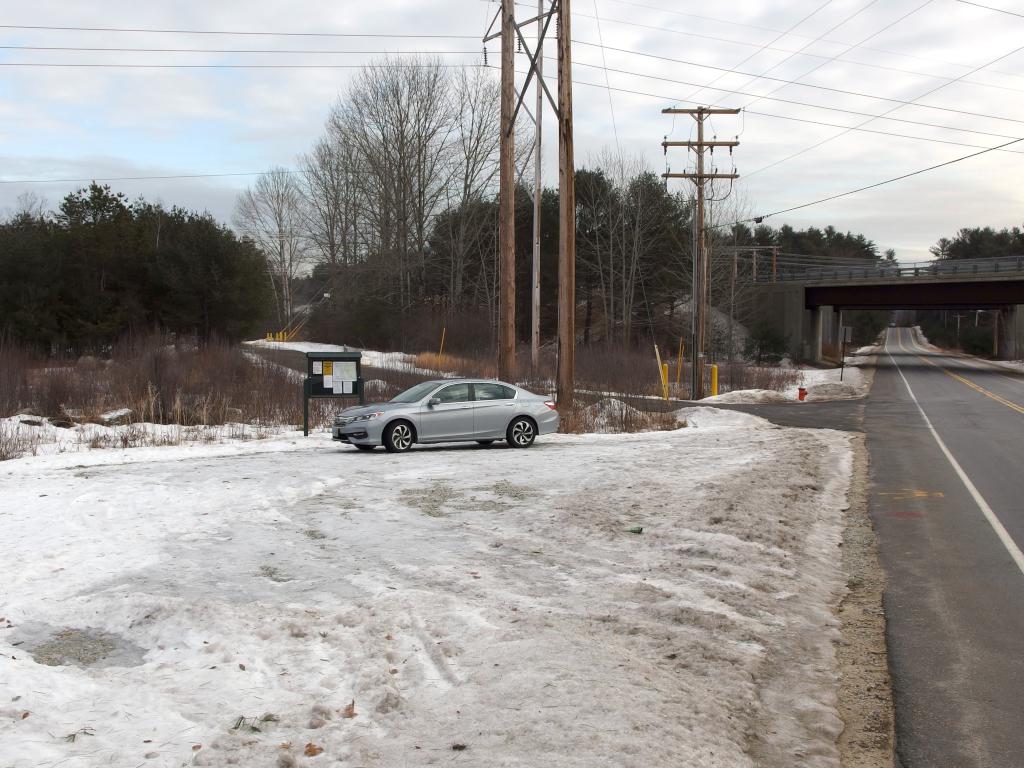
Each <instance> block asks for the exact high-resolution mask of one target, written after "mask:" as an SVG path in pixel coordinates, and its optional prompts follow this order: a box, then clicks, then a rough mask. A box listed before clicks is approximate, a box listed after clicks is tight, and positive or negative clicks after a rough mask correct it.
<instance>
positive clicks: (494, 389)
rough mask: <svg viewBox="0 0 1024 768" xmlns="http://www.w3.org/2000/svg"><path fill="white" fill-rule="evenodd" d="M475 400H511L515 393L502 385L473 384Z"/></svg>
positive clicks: (510, 388)
mask: <svg viewBox="0 0 1024 768" xmlns="http://www.w3.org/2000/svg"><path fill="white" fill-rule="evenodd" d="M473 388H474V389H475V390H476V399H477V400H512V399H513V398H514V397H515V396H516V391H515V390H514V389H512V387H506V386H504V385H502V384H474V385H473Z"/></svg>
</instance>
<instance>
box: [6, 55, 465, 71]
mask: <svg viewBox="0 0 1024 768" xmlns="http://www.w3.org/2000/svg"><path fill="white" fill-rule="evenodd" d="M474 54H476V51H474ZM483 66H485V65H484V64H483V63H482V62H478V63H470V62H464V63H462V64H436V63H422V64H366V63H363V64H88V63H82V62H75V63H69V64H60V63H55V62H34V61H31V62H30V61H0V67H58V68H72V69H73V68H76V67H81V68H85V69H363V68H365V67H374V68H376V69H422V68H430V69H433V68H437V67H440V68H442V69H461V68H466V67H470V68H475V67H483Z"/></svg>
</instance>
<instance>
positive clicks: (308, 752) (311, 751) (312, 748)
mask: <svg viewBox="0 0 1024 768" xmlns="http://www.w3.org/2000/svg"><path fill="white" fill-rule="evenodd" d="M323 751H324V748H323V747H318V746H317V745H316V744H314V743H313V742H309V744H307V745H306V749H305V750H303V752H302V754H304V755H305V756H306V757H316V756H317V755H319V754H320V753H321V752H323Z"/></svg>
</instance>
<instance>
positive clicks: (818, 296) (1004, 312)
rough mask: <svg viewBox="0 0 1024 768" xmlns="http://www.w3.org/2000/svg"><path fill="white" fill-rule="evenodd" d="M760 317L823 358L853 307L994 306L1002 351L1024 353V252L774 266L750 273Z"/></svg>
mask: <svg viewBox="0 0 1024 768" xmlns="http://www.w3.org/2000/svg"><path fill="white" fill-rule="evenodd" d="M752 278H753V279H754V282H755V283H756V285H757V287H758V291H757V306H758V312H759V314H760V316H761V317H763V318H765V319H766V320H767V321H768V322H770V323H771V324H772V325H774V326H775V327H777V328H779V329H781V330H782V332H783V333H784V334H785V336H786V338H787V340H788V343H789V348H790V349H789V351H790V354H791V355H792V356H794V357H796V358H800V359H805V360H821V359H822V358H823V351H825V350H826V349H832V350H837V349H838V348H839V340H840V335H839V334H840V328H841V327H842V325H843V322H842V313H843V310H848V309H891V310H898V309H988V310H996V311H998V313H999V356H1000V357H1004V358H1011V359H1020V358H1024V256H1017V257H1009V258H999V259H971V260H960V261H929V262H920V263H916V264H898V263H897V264H891V263H885V262H883V263H882V264H879V265H868V266H863V267H862V266H849V265H842V266H838V265H837V266H829V265H815V266H802V267H791V266H790V267H785V268H771V267H770V265H765V266H764V267H763V268H762V270H760V271H758V272H757V273H756V274H755V275H753V276H752Z"/></svg>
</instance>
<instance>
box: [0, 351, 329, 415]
mask: <svg viewBox="0 0 1024 768" xmlns="http://www.w3.org/2000/svg"><path fill="white" fill-rule="evenodd" d="M0 358H2V359H0V362H2V363H3V366H2V370H3V374H2V375H0V405H2V407H3V409H2V410H0V416H10V415H13V414H15V413H17V412H18V411H27V412H32V413H35V414H37V415H40V416H47V417H50V418H54V419H60V418H64V419H67V418H70V419H72V420H74V421H78V422H85V421H94V422H95V421H99V420H100V419H99V417H100V416H101V414H103V413H105V412H107V411H110V410H114V409H117V408H130V409H131V411H132V415H131V420H132V421H135V422H152V423H156V424H179V425H182V426H186V427H190V426H199V425H217V424H227V423H235V422H242V423H245V424H249V425H282V424H291V425H294V424H300V423H301V421H302V386H301V383H299V382H297V381H296V380H295V379H294V378H293V377H290V376H289V374H288V371H287V370H284V369H282V368H281V367H280V366H278V365H274V364H273V363H272V362H271V361H269V360H262V359H253V358H251V357H248V356H246V354H245V353H244V352H243V351H242V350H241V349H239V348H238V347H236V346H233V345H230V344H228V343H226V342H220V341H216V340H215V341H212V342H209V343H206V344H202V345H198V344H195V343H194V342H193V341H192V340H181V339H177V340H176V339H171V338H169V337H166V336H163V335H159V334H153V335H148V336H141V337H133V338H130V339H126V340H124V341H123V342H121V343H119V344H117V345H115V346H114V348H113V349H112V350H111V354H110V357H109V358H107V359H104V360H98V359H96V358H91V357H83V358H81V359H79V360H77V361H44V360H40V359H39V358H37V357H33V356H32V355H30V354H28V353H27V352H24V351H21V350H14V349H11V348H10V347H8V348H7V349H3V348H0ZM334 410H336V407H335V406H334V405H329V404H327V403H325V402H324V401H314V402H313V404H312V406H311V413H310V416H311V420H312V421H313V423H317V424H319V423H324V422H325V421H326V420H327V419H328V418H329V417H330V415H331V414H332V413H333V412H334Z"/></svg>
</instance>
